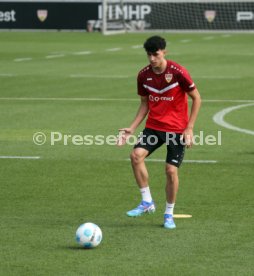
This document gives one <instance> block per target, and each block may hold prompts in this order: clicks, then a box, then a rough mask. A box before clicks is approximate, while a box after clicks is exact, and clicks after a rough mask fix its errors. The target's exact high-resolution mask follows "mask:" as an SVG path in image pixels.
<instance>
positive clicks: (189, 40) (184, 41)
mask: <svg viewBox="0 0 254 276" xmlns="http://www.w3.org/2000/svg"><path fill="white" fill-rule="evenodd" d="M180 42H182V43H188V42H191V39H182V40H180Z"/></svg>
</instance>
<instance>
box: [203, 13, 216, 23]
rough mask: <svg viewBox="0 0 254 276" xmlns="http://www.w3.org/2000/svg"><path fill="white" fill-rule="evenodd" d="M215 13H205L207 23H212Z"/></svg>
mask: <svg viewBox="0 0 254 276" xmlns="http://www.w3.org/2000/svg"><path fill="white" fill-rule="evenodd" d="M215 16H216V11H205V18H206V20H207V21H208V22H209V23H212V22H213V21H214V19H215Z"/></svg>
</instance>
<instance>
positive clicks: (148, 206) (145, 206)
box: [126, 201, 155, 217]
mask: <svg viewBox="0 0 254 276" xmlns="http://www.w3.org/2000/svg"><path fill="white" fill-rule="evenodd" d="M154 212H155V205H154V202H153V201H152V202H146V201H141V203H140V205H139V206H138V207H137V208H135V209H133V210H130V211H128V212H127V213H126V214H127V216H129V217H138V216H142V215H143V214H145V213H154Z"/></svg>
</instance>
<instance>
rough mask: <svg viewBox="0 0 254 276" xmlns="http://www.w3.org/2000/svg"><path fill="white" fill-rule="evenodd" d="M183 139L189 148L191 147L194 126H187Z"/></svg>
mask: <svg viewBox="0 0 254 276" xmlns="http://www.w3.org/2000/svg"><path fill="white" fill-rule="evenodd" d="M182 139H183V141H184V143H185V145H186V147H187V148H191V147H192V145H193V130H192V128H186V129H185V130H184V132H183V136H182Z"/></svg>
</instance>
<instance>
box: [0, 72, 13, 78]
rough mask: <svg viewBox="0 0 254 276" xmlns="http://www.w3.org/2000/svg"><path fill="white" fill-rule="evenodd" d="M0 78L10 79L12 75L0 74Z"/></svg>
mask: <svg viewBox="0 0 254 276" xmlns="http://www.w3.org/2000/svg"><path fill="white" fill-rule="evenodd" d="M0 77H7V78H10V77H14V74H4V73H3V74H0Z"/></svg>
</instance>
